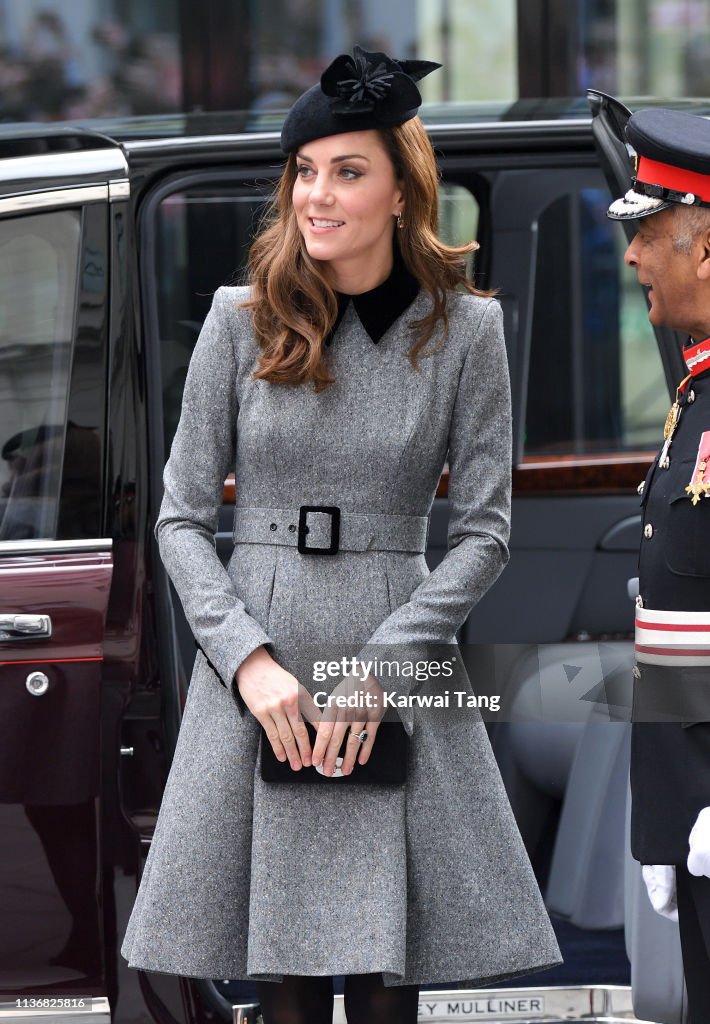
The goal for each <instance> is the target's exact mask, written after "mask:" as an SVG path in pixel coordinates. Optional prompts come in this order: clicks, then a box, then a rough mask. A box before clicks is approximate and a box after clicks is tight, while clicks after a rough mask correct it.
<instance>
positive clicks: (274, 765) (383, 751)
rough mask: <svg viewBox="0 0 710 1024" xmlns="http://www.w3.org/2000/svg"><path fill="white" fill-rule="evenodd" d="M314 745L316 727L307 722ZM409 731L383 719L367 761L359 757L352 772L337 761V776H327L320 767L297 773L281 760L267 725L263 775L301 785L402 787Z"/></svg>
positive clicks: (266, 779) (263, 736)
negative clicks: (340, 770)
mask: <svg viewBox="0 0 710 1024" xmlns="http://www.w3.org/2000/svg"><path fill="white" fill-rule="evenodd" d="M305 726H306V729H307V730H308V738H309V739H310V741H311V748H313V744H314V743H315V741H316V730H315V728H314V726H312V725H311V723H310V722H306V723H305ZM349 735H350V733H349V732H346V733H345V737H344V739H343V743H342V746H341V748H340V750H339V752H338V755H339V758H342V757H344V755H345V746H346V744H347V742H348V736H349ZM407 747H408V743H407V734H406V732H405V731H404V726H403V725H402V723H401V722H380V725H379V728H378V730H377V735H376V736H375V742H374V744H373V747H372V751H371V753H370V757H369V759H368V762H367V764H358V762H357V760H356V761H355V765H354V767H353V770H352V772H351V773H350V775H339V774H338V761H336V771H335V775H323V774H321V772H319V771H318V769H317V768H313V767H310V768H306V767H303V768H301V769H300V771H297V772H295V771H294V770H293V769H292V768H291V765H290V764H289V762H288V761H279V760H278V758H277V757H276V755H275V754H274V750H273V747H272V746H271V744H270V743H269V740H268V738H267V735H266V733H265V732H264V730H263V728H262V730H261V777H262V779H263V780H264V782H289V783H300V784H301V785H304V784H305V785H315V786H319V785H328V786H353V785H355V786H357V785H363V784H368V785H378V786H381V785H385V786H399V785H401V784H402V783H403V782H404V781H405V779H406V778H407Z"/></svg>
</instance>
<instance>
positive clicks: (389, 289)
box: [325, 244, 419, 345]
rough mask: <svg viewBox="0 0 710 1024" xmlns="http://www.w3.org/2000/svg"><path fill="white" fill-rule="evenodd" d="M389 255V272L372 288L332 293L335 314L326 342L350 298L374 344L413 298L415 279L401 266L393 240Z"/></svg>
mask: <svg viewBox="0 0 710 1024" xmlns="http://www.w3.org/2000/svg"><path fill="white" fill-rule="evenodd" d="M393 255H394V261H393V263H392V271H391V273H390V276H389V277H388V278H387V280H386V281H383V282H382V284H378V285H377V287H376V288H372V289H371V290H370V291H369V292H362V293H361V294H360V295H346V294H344V293H343V292H336V293H335V296H336V298H337V300H338V315H337V317H336V319H335V323H334V324H333V326H332V328H331V330H330V333H329V334H328V336H327V337H326V339H325V344H326V345H330V344H331V342H332V341H333V338H334V337H335V332H336V331H337V330H338V327H339V326H340V322H341V320H342V319H343V317H344V316H345V311H346V310H347V308H348V305H349V303H350V302H352V304H353V306H354V308H355V312H356V313H357V315H358V318H359V320H360V323H361V324H362V326H363V327H364V328H365V331H366V332H367V334H368V335H369V337H370V339H371V341H372V342H374V344H375V345H376V344H377V343H378V341H380V339H381V338H382V337H383V336H384V335H385V334H386V332H387V331H388V330H389V329H390V327H391V326H392V324H393V323H394V322H395V320H398V319H399V317H400V316H401V315H402V313H404V311H405V309H407V308H408V307H409V306H411V304H412V303H413V302H414V300H415V299H416V297H417V295H418V294H419V282H418V281H417V279H416V277H414V275H413V274H410V272H409V271H408V270H407V268H406V267H405V265H404V260H403V259H402V257H401V255H400V252H399V248H398V247H397V245H396V244H395V246H394V253H393Z"/></svg>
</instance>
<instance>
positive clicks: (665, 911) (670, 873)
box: [641, 864, 678, 921]
mask: <svg viewBox="0 0 710 1024" xmlns="http://www.w3.org/2000/svg"><path fill="white" fill-rule="evenodd" d="M641 874H642V875H643V880H644V882H645V883H646V891H647V892H648V898H649V899H650V901H651V906H652V907H653V909H654V910H655V911H656V913H657V914H660V915H661V917H667V918H668V919H669V921H677V920H678V903H677V901H676V893H675V867H674V865H673V864H644V865H643V867H642V868H641Z"/></svg>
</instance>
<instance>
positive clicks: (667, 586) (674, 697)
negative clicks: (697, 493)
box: [631, 371, 710, 864]
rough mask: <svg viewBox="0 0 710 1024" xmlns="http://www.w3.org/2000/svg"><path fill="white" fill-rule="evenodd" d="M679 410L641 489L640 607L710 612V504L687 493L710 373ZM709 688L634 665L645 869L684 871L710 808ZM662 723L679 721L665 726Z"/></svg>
mask: <svg viewBox="0 0 710 1024" xmlns="http://www.w3.org/2000/svg"><path fill="white" fill-rule="evenodd" d="M681 410H682V411H681V415H680V420H679V422H678V425H677V427H676V430H675V432H674V435H673V439H672V443H671V446H670V448H669V451H668V455H669V464H668V467H667V468H662V467H661V466H659V460H658V458H656V459H655V460H654V463H653V465H652V467H651V469H650V471H649V473H648V475H647V477H646V481H645V484H644V488H643V494H642V499H641V501H642V506H643V538H642V541H641V550H640V556H639V597H638V599H637V603H638V602H642V603H643V607H644V608H648V609H659V610H664V611H696V612H700V611H710V498H701V499H700V501H699V502H698V504H697V505H695V506H694V505H693V504H692V502H691V498H690V496H689V495H688V494H687V493H686V490H685V488H686V486H687V485H688V484H689V483H690V481H691V477H692V475H693V469H694V466H695V463H696V459H697V455H698V448H699V445H700V440H701V436H702V434H703V432H704V431H708V430H710V371H705V372H704V373H702V374H699V375H698V376H697V377H695V378H692V379H691V380H690V382H689V383H688V385H687V386H686V388H685V391H684V393H683V395H682V397H681ZM709 684H710V668H707V667H699V666H695V667H680V668H671V667H662V666H656V665H648V664H637V679H636V680H635V685H634V711H633V718H634V723H633V725H632V737H631V793H632V806H631V851H632V854H633V856H634V857H635V858H636V859H637V860H640V861H641V862H642V863H645V864H679V863H684V862H685V860H686V858H687V855H688V836H689V834H690V830H691V828H692V826H693V824H694V822H695V819H696V817H697V815H698V812H699V811H700V810H701V809H702V808H703V807H706V806H710V700H708V697H707V689H708V685H709ZM689 694H690V695H693V702H694V706H693V707H692V708H689V707H688V695H689ZM656 709H659V710H660V713H659V714H658V715H656V714H655V711H656ZM684 709H685V710H684ZM666 712H667V714H666ZM664 717H665V718H673V717H675V718H677V720H676V721H659V720H658V719H661V718H664ZM653 719H656V720H655V721H654V720H653ZM684 719H685V720H684Z"/></svg>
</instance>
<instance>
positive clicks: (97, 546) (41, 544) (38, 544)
mask: <svg viewBox="0 0 710 1024" xmlns="http://www.w3.org/2000/svg"><path fill="white" fill-rule="evenodd" d="M112 547H113V540H112V539H111V537H98V538H96V539H94V538H93V537H92V538H89V539H88V540H84V539H83V538H82V539H80V540H0V558H2V556H3V555H64V554H73V553H77V554H80V553H83V552H85V551H89V552H93V551H111V549H112Z"/></svg>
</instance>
